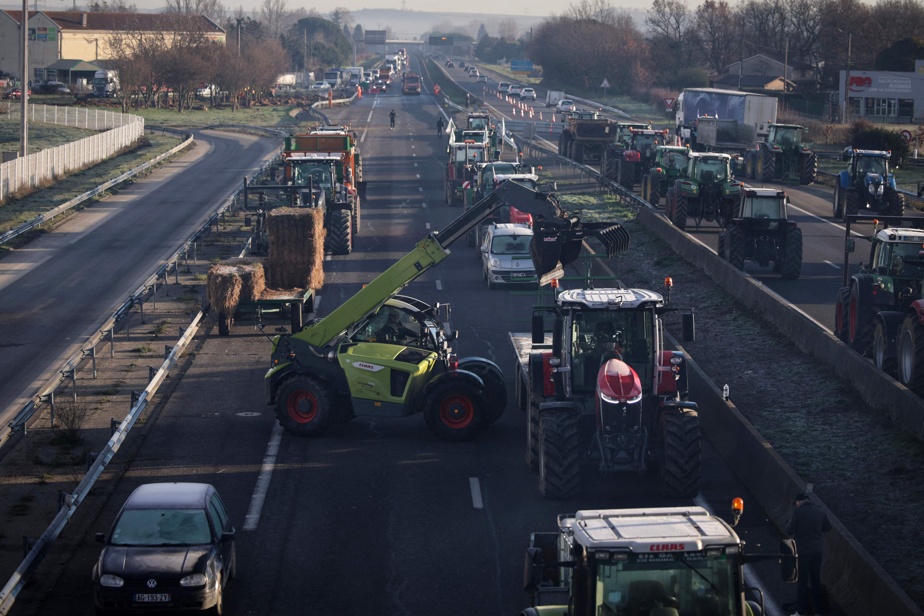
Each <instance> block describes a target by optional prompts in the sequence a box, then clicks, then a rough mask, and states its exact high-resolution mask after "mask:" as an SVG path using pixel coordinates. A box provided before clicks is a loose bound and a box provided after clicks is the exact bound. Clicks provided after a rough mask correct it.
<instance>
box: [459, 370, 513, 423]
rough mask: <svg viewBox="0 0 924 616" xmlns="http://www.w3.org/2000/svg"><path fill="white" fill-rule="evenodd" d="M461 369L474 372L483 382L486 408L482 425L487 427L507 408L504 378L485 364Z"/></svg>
mask: <svg viewBox="0 0 924 616" xmlns="http://www.w3.org/2000/svg"><path fill="white" fill-rule="evenodd" d="M461 368H462V369H463V370H468V371H469V372H474V373H475V374H477V375H478V376H479V377H481V380H482V381H484V390H485V399H486V401H487V406H486V407H485V408H486V411H485V413H484V417H483V418H482V420H483V422H484V423H483V424H482V425H485V426H487V425H490V424H492V423H494V422H495V421H497V420H498V419H500V418H501V415H503V414H504V410H506V408H507V386H506V385H505V384H504V376H503V375H502V374H500V373H499V372H497V371H495V370H492V369H491V366H488V365H485V364H477V363H476V364H471V365H467V364H466V365H463V366H461Z"/></svg>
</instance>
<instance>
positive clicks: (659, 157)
mask: <svg viewBox="0 0 924 616" xmlns="http://www.w3.org/2000/svg"><path fill="white" fill-rule="evenodd" d="M689 154H690V148H688V147H687V146H677V145H659V146H658V147H657V148H655V153H654V163H653V166H652V167H651V169H649V170H648V172H647V173H646V174H645V175H643V176H642V199H644V200H645V201H647V202H648V203H650V204H652V205H654V206H658V205H660V204H661V196H662V195H665V194H667V189H668V188H669V187H671V186H673V185H674V181H675V180H677V179H678V178H680V177H682V176H683V174H685V173H686V172H687V163H688V162H689V158H688V156H689Z"/></svg>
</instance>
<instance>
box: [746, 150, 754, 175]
mask: <svg viewBox="0 0 924 616" xmlns="http://www.w3.org/2000/svg"><path fill="white" fill-rule="evenodd" d="M756 167H757V163H756V160H755V150H748V153H747V155H745V158H744V177H745V178H747V179H749V180H753V179H755V178H756V177H757V171H756Z"/></svg>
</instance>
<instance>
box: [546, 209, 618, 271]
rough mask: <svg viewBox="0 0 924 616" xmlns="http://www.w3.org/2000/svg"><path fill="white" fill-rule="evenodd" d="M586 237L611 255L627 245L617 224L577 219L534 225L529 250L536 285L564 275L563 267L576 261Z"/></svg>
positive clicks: (563, 219) (560, 219) (547, 221)
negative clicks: (584, 221)
mask: <svg viewBox="0 0 924 616" xmlns="http://www.w3.org/2000/svg"><path fill="white" fill-rule="evenodd" d="M588 236H592V237H596V238H597V239H598V240H600V242H602V243H603V246H604V248H605V250H606V256H607V257H612V256H615V255H616V254H618V253H621V252H625V251H626V250H628V248H629V234H628V233H627V232H626V230H625V229H624V228H623V227H622V226H621V225H620V224H618V223H610V222H593V223H582V222H580V220H579V219H577V218H574V217H572V218H558V219H553V220H543V221H540V222H538V223H537V224H535V225H534V228H533V241H532V243H531V244H530V246H529V253H530V256H531V257H532V260H533V265H534V266H535V268H536V272H537V274H538V275H539V284H540V285H545V284H548V283H549V282H551V281H552V280H554V279H555V278H561V277H562V276H564V268H565V267H567V266H568V265H569V264H571V263H573V262H574V261H576V260H577V258H578V257H579V256H580V254H581V248H582V246H583V245H584V239H585V238H586V237H588Z"/></svg>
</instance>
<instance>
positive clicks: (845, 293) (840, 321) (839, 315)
mask: <svg viewBox="0 0 924 616" xmlns="http://www.w3.org/2000/svg"><path fill="white" fill-rule="evenodd" d="M849 304H850V288H849V287H843V288H841V289H840V290H839V291H838V292H837V300H836V301H835V302H834V335H835V336H837V337H838V338H840V339H841V340H842V341H844V342H847V310H848V308H847V306H848V305H849Z"/></svg>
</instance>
